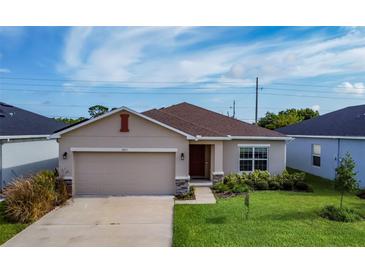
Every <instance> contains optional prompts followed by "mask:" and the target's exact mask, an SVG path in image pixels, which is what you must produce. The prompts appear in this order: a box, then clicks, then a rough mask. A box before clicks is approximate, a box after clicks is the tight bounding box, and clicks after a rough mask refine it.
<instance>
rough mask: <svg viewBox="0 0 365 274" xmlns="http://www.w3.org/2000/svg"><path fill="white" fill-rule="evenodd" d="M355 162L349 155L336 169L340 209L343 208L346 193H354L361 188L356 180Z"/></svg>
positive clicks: (336, 187) (336, 185)
mask: <svg viewBox="0 0 365 274" xmlns="http://www.w3.org/2000/svg"><path fill="white" fill-rule="evenodd" d="M354 169H355V162H354V161H353V160H352V157H351V155H350V154H349V153H346V155H345V157H343V158H342V159H341V162H340V165H339V166H338V167H337V168H336V179H335V189H336V190H338V191H339V192H340V194H341V201H340V208H342V203H343V196H344V194H345V192H353V191H356V190H357V189H358V188H359V184H358V182H357V180H356V177H355V176H356V172H355V171H354Z"/></svg>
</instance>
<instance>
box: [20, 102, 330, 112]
mask: <svg viewBox="0 0 365 274" xmlns="http://www.w3.org/2000/svg"><path fill="white" fill-rule="evenodd" d="M98 104H102V105H103V104H104V105H108V104H107V103H98ZM16 105H22V106H40V107H72V108H78V107H80V108H88V107H90V106H91V105H92V104H88V105H70V104H67V105H63V104H53V103H49V104H48V103H43V104H42V103H17V104H16ZM129 107H131V108H141V107H143V108H152V107H153V106H146V105H131V106H129ZM207 107H210V108H221V109H226V108H227V106H214V105H209V106H207ZM228 108H230V107H228ZM235 108H236V109H254V108H255V107H254V106H237V105H236V106H235ZM262 108H263V109H272V110H285V109H288V108H285V107H284V108H281V107H266V106H263V107H262ZM321 110H322V111H334V110H335V109H321Z"/></svg>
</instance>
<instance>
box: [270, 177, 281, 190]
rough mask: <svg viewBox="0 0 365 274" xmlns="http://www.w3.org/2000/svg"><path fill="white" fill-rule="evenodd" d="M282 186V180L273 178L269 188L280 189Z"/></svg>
mask: <svg viewBox="0 0 365 274" xmlns="http://www.w3.org/2000/svg"><path fill="white" fill-rule="evenodd" d="M280 188H281V185H280V182H279V181H277V180H276V178H273V179H271V180H270V181H269V189H270V190H279V189H280Z"/></svg>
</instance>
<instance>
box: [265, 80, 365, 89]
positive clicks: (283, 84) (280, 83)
mask: <svg viewBox="0 0 365 274" xmlns="http://www.w3.org/2000/svg"><path fill="white" fill-rule="evenodd" d="M270 85H280V86H303V87H319V88H334V87H333V86H324V85H313V84H293V83H282V82H276V83H271V84H270ZM335 88H344V89H346V88H347V87H344V86H341V85H340V86H336V87H335ZM351 88H352V89H360V90H363V89H364V88H361V87H351Z"/></svg>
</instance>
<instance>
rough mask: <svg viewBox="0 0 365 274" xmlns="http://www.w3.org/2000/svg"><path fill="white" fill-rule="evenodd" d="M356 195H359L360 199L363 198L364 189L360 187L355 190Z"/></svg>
mask: <svg viewBox="0 0 365 274" xmlns="http://www.w3.org/2000/svg"><path fill="white" fill-rule="evenodd" d="M356 195H357V197H359V198H360V199H365V189H361V190H359V191H358V192H357V194H356Z"/></svg>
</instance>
